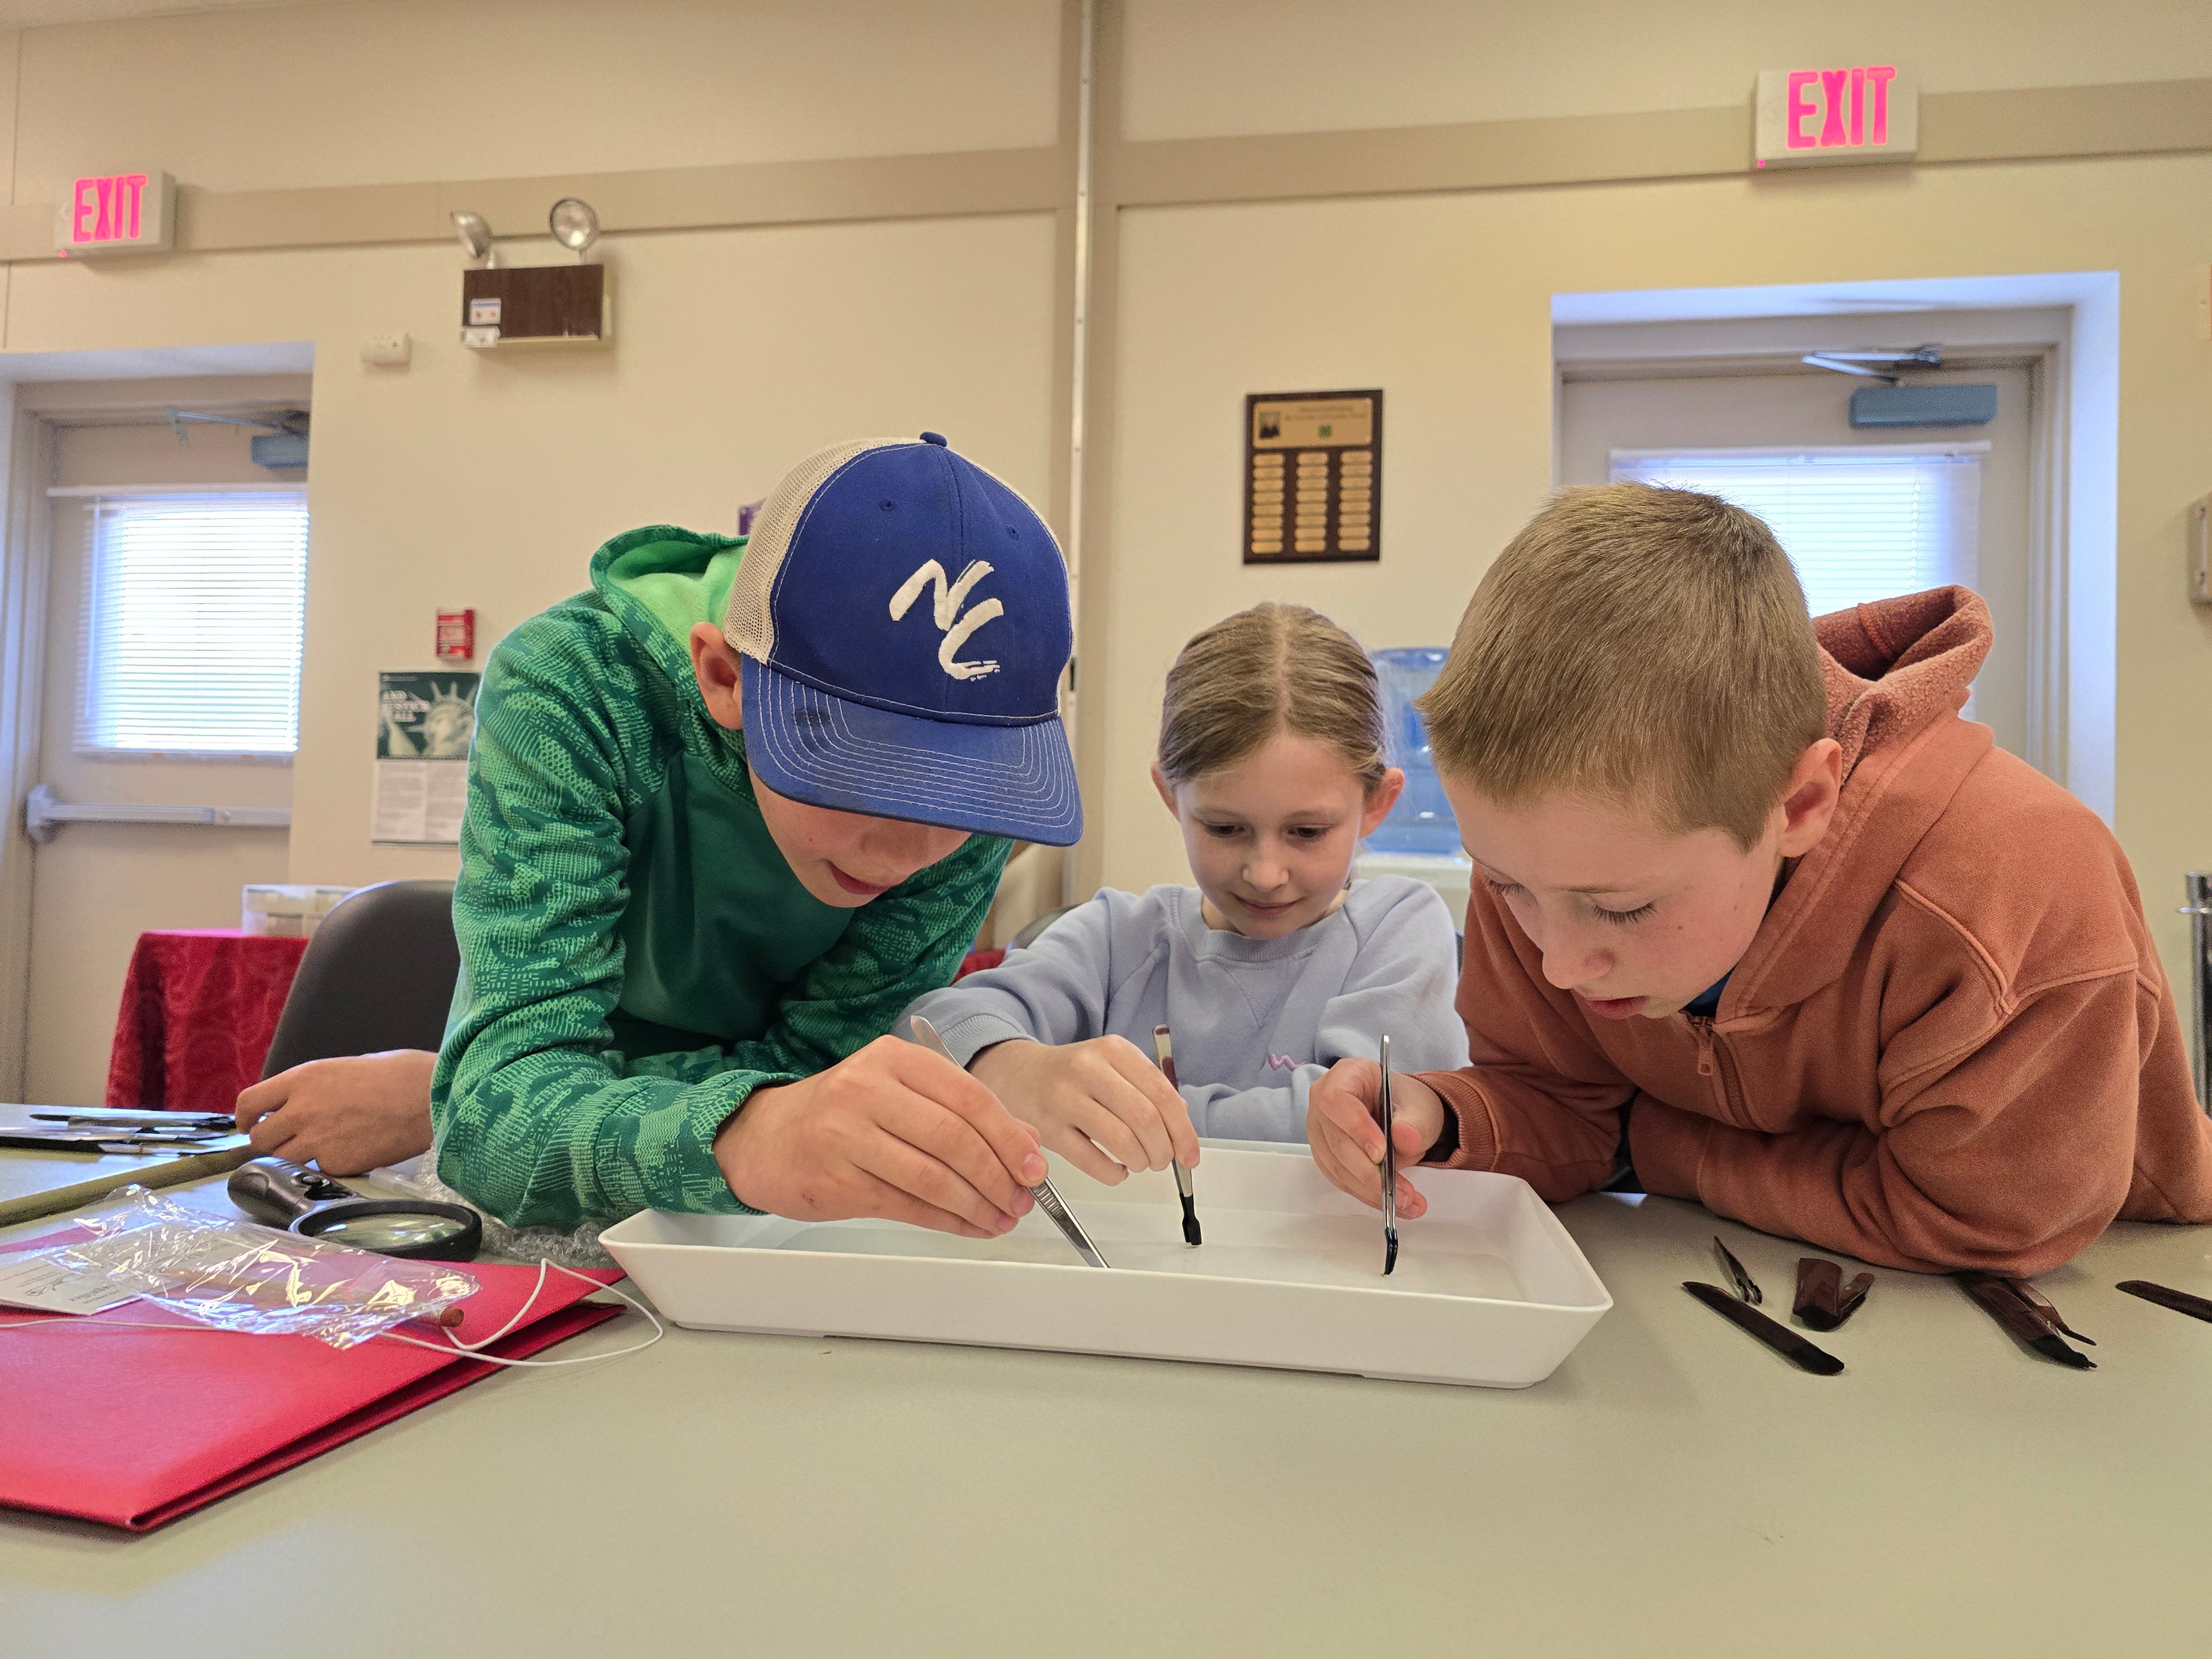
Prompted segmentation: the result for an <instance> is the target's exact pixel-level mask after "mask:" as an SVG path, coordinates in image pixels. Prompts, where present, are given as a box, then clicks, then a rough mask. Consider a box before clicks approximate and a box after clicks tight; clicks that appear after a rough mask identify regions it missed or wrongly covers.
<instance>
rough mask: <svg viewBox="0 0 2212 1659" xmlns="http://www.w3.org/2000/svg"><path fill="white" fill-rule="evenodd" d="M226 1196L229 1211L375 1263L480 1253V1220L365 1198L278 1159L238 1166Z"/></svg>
mask: <svg viewBox="0 0 2212 1659" xmlns="http://www.w3.org/2000/svg"><path fill="white" fill-rule="evenodd" d="M229 1192H230V1200H231V1202H232V1203H234V1204H235V1205H237V1206H238V1207H239V1208H240V1209H241V1210H243V1211H245V1212H246V1214H248V1215H250V1216H252V1218H254V1219H255V1220H256V1221H258V1222H261V1223H264V1225H268V1226H271V1227H281V1228H283V1229H284V1230H285V1231H289V1232H295V1233H298V1234H300V1235H301V1237H305V1238H322V1239H327V1240H329V1241H330V1242H331V1243H334V1244H348V1245H351V1246H352V1247H353V1248H355V1249H362V1250H372V1251H374V1252H375V1253H376V1254H377V1255H390V1256H399V1257H404V1258H406V1259H408V1260H410V1261H474V1260H475V1259H476V1255H477V1251H478V1250H480V1249H483V1217H482V1216H480V1215H478V1214H477V1212H475V1211H474V1210H471V1209H470V1208H469V1207H468V1206H466V1205H465V1204H446V1203H441V1202H439V1201H438V1200H435V1199H413V1198H365V1197H363V1196H362V1194H359V1193H357V1192H356V1191H355V1190H354V1189H353V1188H350V1187H348V1186H346V1185H344V1184H343V1183H342V1182H336V1181H333V1180H331V1178H330V1176H326V1175H325V1174H324V1173H323V1172H322V1171H321V1170H310V1169H308V1168H307V1167H306V1166H304V1165H302V1164H293V1163H290V1162H289V1161H287V1160H286V1159H283V1158H255V1159H254V1160H253V1161H252V1163H250V1164H240V1166H239V1167H238V1168H237V1169H235V1170H232V1171H231V1176H230V1182H229Z"/></svg>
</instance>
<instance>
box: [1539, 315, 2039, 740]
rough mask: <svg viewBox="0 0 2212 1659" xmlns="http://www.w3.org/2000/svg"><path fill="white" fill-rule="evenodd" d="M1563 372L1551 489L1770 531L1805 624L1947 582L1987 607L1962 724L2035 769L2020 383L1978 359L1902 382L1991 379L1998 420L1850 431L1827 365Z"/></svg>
mask: <svg viewBox="0 0 2212 1659" xmlns="http://www.w3.org/2000/svg"><path fill="white" fill-rule="evenodd" d="M1793 369H1794V372H1781V373H1777V372H1771V371H1769V372H1751V373H1718V372H1706V373H1687V374H1684V373H1673V374H1668V373H1647V374H1635V373H1633V372H1632V371H1630V370H1627V369H1623V368H1608V369H1603V370H1599V371H1595V372H1591V371H1587V370H1585V371H1581V372H1579V373H1578V372H1574V371H1571V372H1569V374H1567V376H1566V378H1565V382H1564V384H1563V386H1562V388H1561V403H1560V434H1559V436H1560V470H1559V476H1560V482H1561V483H1575V484H1580V483H1606V482H1607V481H1608V480H1618V479H1639V480H1642V481H1644V482H1647V483H1663V484H1672V485H1679V486H1683V487H1686V488H1690V489H1703V490H1706V491H1709V492H1710V493H1711V494H1714V495H1721V496H1723V497H1725V498H1727V499H1728V500H1729V501H1735V502H1736V503H1737V504H1738V505H1740V506H1742V507H1748V508H1749V509H1750V510H1751V511H1753V512H1754V513H1758V514H1759V516H1760V517H1761V518H1763V519H1765V520H1766V522H1767V523H1768V525H1769V526H1771V528H1772V529H1773V531H1774V532H1775V535H1776V538H1777V539H1778V540H1779V541H1780V542H1781V544H1782V545H1783V547H1784V550H1787V551H1788V553H1789V554H1790V559H1791V561H1792V562H1793V563H1795V564H1796V567H1797V574H1798V579H1799V580H1801V581H1802V583H1803V585H1804V587H1805V598H1806V602H1807V604H1808V605H1809V606H1810V608H1811V610H1812V611H1813V613H1814V615H1815V616H1818V615H1820V613H1822V612H1823V611H1838V610H1842V609H1844V608H1845V607H1846V606H1849V605H1857V604H1859V603H1860V602H1862V601H1863V600H1867V599H1883V598H1887V597H1889V596H1891V595H1893V594H1898V593H1910V592H1918V591H1920V590H1922V589H1923V588H1929V587H1937V586H1943V585H1945V584H1948V583H1953V582H1955V583H1958V584H1960V585H1961V586H1967V587H1971V588H1972V589H1974V590H1975V591H1976V592H1978V593H1979V594H1981V596H1982V597H1983V598H1984V599H1986V600H1987V601H1988V602H1989V606H1990V616H1991V618H1992V619H1993V621H1994V623H1995V625H1996V643H1995V644H1994V646H1993V647H1992V648H1991V650H1990V656H1989V659H1988V661H1987V662H1986V663H1985V664H1984V665H1983V668H1982V671H1981V674H1980V676H1979V677H1978V678H1977V679H1976V681H1975V682H1974V689H1973V694H1972V702H1971V703H1970V705H1969V707H1968V709H1967V714H1968V715H1969V717H1970V718H1972V719H1975V720H1983V721H1985V722H1987V723H1988V725H1989V726H1990V728H1991V729H1992V730H1993V731H1994V732H1996V740H1997V742H1998V744H2000V745H2002V747H2004V748H2006V749H2008V750H2011V751H2012V752H2013V753H2015V754H2016V755H2020V756H2022V757H2025V758H2027V759H2028V760H2030V761H2035V760H2037V759H2039V757H2038V756H2037V755H2036V754H2035V753H2034V752H2033V750H2034V744H2033V741H2032V738H2031V732H2030V720H2029V701H2030V692H2031V687H2030V684H2029V680H2030V671H2029V665H2030V663H2031V661H2032V659H2033V657H2034V654H2035V653H2033V650H2032V648H2031V628H2032V624H2033V619H2032V617H2031V615H2030V611H2031V605H2030V592H2031V589H2032V586H2033V550H2032V548H2031V545H2030V533H2029V530H2030V500H2031V496H2030V489H2031V477H2030V473H2031V465H2030V459H2031V428H2032V424H2033V422H2032V416H2033V397H2034V383H2033V370H2032V369H2031V368H2030V367H2029V366H2027V364H2025V363H2023V362H2021V361H2019V360H2018V359H2016V358H2015V359H2014V360H2011V361H1995V362H1992V361H1983V362H1976V363H1974V364H1972V366H1969V367H1960V368H1947V369H1945V370H1944V371H1942V372H1941V373H1940V374H1915V375H1914V376H1913V377H1912V378H1913V380H1915V381H1916V382H1919V383H1925V382H1928V381H1930V380H1933V381H1937V382H1942V381H1954V382H1967V383H1973V384H1978V385H1995V386H1996V389H1997V399H1996V401H1997V407H1996V418H1995V419H1994V420H1992V421H1990V422H1989V423H1988V424H1986V425H1983V426H1975V427H1961V428H1902V429H1900V428H1889V429H1881V428H1853V427H1851V426H1850V422H1849V418H1848V409H1849V404H1850V394H1851V392H1852V391H1853V390H1854V389H1856V388H1857V387H1858V386H1865V385H1869V384H1871V382H1869V381H1866V380H1858V379H1855V378H1852V377H1850V376H1846V375H1844V374H1836V373H1833V372H1832V371H1826V370H1818V369H1802V368H1795V366H1794V365H1793Z"/></svg>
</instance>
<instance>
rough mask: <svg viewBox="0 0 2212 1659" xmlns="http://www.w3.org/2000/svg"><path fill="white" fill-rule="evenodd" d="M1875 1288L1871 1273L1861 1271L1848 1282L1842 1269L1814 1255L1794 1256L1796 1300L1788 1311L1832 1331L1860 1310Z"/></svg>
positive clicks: (1811, 1325)
mask: <svg viewBox="0 0 2212 1659" xmlns="http://www.w3.org/2000/svg"><path fill="white" fill-rule="evenodd" d="M1873 1288H1874V1275H1873V1274H1872V1273H1861V1274H1859V1275H1858V1276H1857V1278H1855V1279H1852V1280H1851V1282H1850V1284H1849V1285H1845V1284H1844V1270H1843V1269H1842V1268H1841V1267H1838V1266H1837V1265H1836V1264H1835V1263H1834V1262H1832V1261H1822V1260H1821V1259H1820V1257H1819V1256H1817V1255H1801V1256H1799V1257H1798V1258H1797V1301H1796V1306H1795V1307H1794V1308H1792V1309H1791V1310H1790V1311H1792V1312H1793V1313H1795V1314H1796V1316H1797V1318H1798V1321H1799V1322H1800V1323H1802V1324H1803V1325H1804V1326H1806V1327H1807V1328H1809V1329H1812V1330H1816V1331H1832V1330H1834V1329H1835V1328H1836V1327H1837V1326H1838V1325H1840V1324H1842V1323H1843V1322H1844V1321H1845V1320H1846V1319H1849V1318H1850V1316H1852V1315H1853V1314H1855V1313H1857V1311H1858V1310H1859V1304H1861V1303H1862V1302H1864V1301H1865V1300H1866V1294H1867V1292H1868V1291H1870V1290H1872V1289H1873Z"/></svg>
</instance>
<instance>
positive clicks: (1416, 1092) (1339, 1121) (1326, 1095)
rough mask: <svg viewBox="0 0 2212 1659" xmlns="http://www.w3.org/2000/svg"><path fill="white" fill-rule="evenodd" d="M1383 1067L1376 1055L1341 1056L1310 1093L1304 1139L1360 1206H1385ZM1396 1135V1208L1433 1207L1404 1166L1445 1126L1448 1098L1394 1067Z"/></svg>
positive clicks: (1407, 1211)
mask: <svg viewBox="0 0 2212 1659" xmlns="http://www.w3.org/2000/svg"><path fill="white" fill-rule="evenodd" d="M1382 1109H1383V1068H1382V1067H1381V1066H1378V1065H1376V1063H1375V1062H1374V1061H1373V1060H1338V1061H1337V1062H1336V1064H1335V1065H1334V1066H1330V1067H1329V1068H1328V1076H1327V1077H1325V1078H1323V1079H1321V1081H1319V1082H1318V1083H1316V1084H1315V1085H1314V1086H1313V1091H1312V1092H1311V1093H1310V1094H1309V1095H1308V1096H1307V1097H1306V1141H1307V1144H1308V1145H1310V1146H1311V1147H1312V1148H1313V1161H1314V1163H1315V1164H1316V1166H1318V1167H1319V1169H1320V1170H1321V1172H1322V1174H1323V1175H1325V1176H1328V1178H1329V1180H1330V1181H1332V1182H1334V1183H1335V1184H1336V1185H1337V1186H1339V1187H1341V1188H1343V1189H1344V1190H1345V1191H1346V1192H1347V1193H1350V1194H1352V1196H1353V1197H1354V1198H1356V1199H1358V1200H1359V1201H1360V1202H1361V1203H1362V1204H1369V1205H1372V1206H1374V1207H1375V1208H1376V1209H1378V1210H1379V1209H1381V1208H1382V1207H1383V1125H1382V1122H1381V1120H1380V1117H1379V1114H1380V1113H1381V1111H1382ZM1390 1122H1391V1139H1394V1140H1395V1141H1396V1142H1397V1143H1398V1213H1399V1214H1400V1215H1402V1216H1407V1217H1413V1216H1417V1215H1419V1214H1420V1213H1421V1212H1423V1211H1424V1210H1425V1209H1427V1208H1428V1207H1429V1201H1428V1200H1426V1199H1425V1198H1423V1197H1422V1196H1421V1194H1420V1189H1419V1188H1417V1187H1415V1186H1414V1185H1413V1182H1410V1181H1408V1180H1407V1179H1406V1171H1407V1170H1408V1169H1409V1168H1411V1167H1412V1166H1413V1164H1418V1163H1419V1162H1420V1160H1421V1156H1422V1154H1423V1153H1425V1152H1427V1151H1428V1150H1429V1148H1430V1147H1431V1146H1435V1145H1436V1144H1437V1136H1438V1135H1440V1134H1442V1133H1443V1132H1444V1103H1443V1097H1441V1096H1440V1095H1438V1094H1437V1091H1435V1090H1434V1089H1431V1087H1429V1085H1427V1084H1425V1083H1424V1082H1422V1081H1421V1080H1420V1079H1419V1078H1417V1077H1409V1076H1407V1074H1406V1073H1403V1072H1401V1071H1398V1070H1397V1069H1396V1068H1395V1067H1393V1068H1392V1070H1391V1074H1390Z"/></svg>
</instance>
